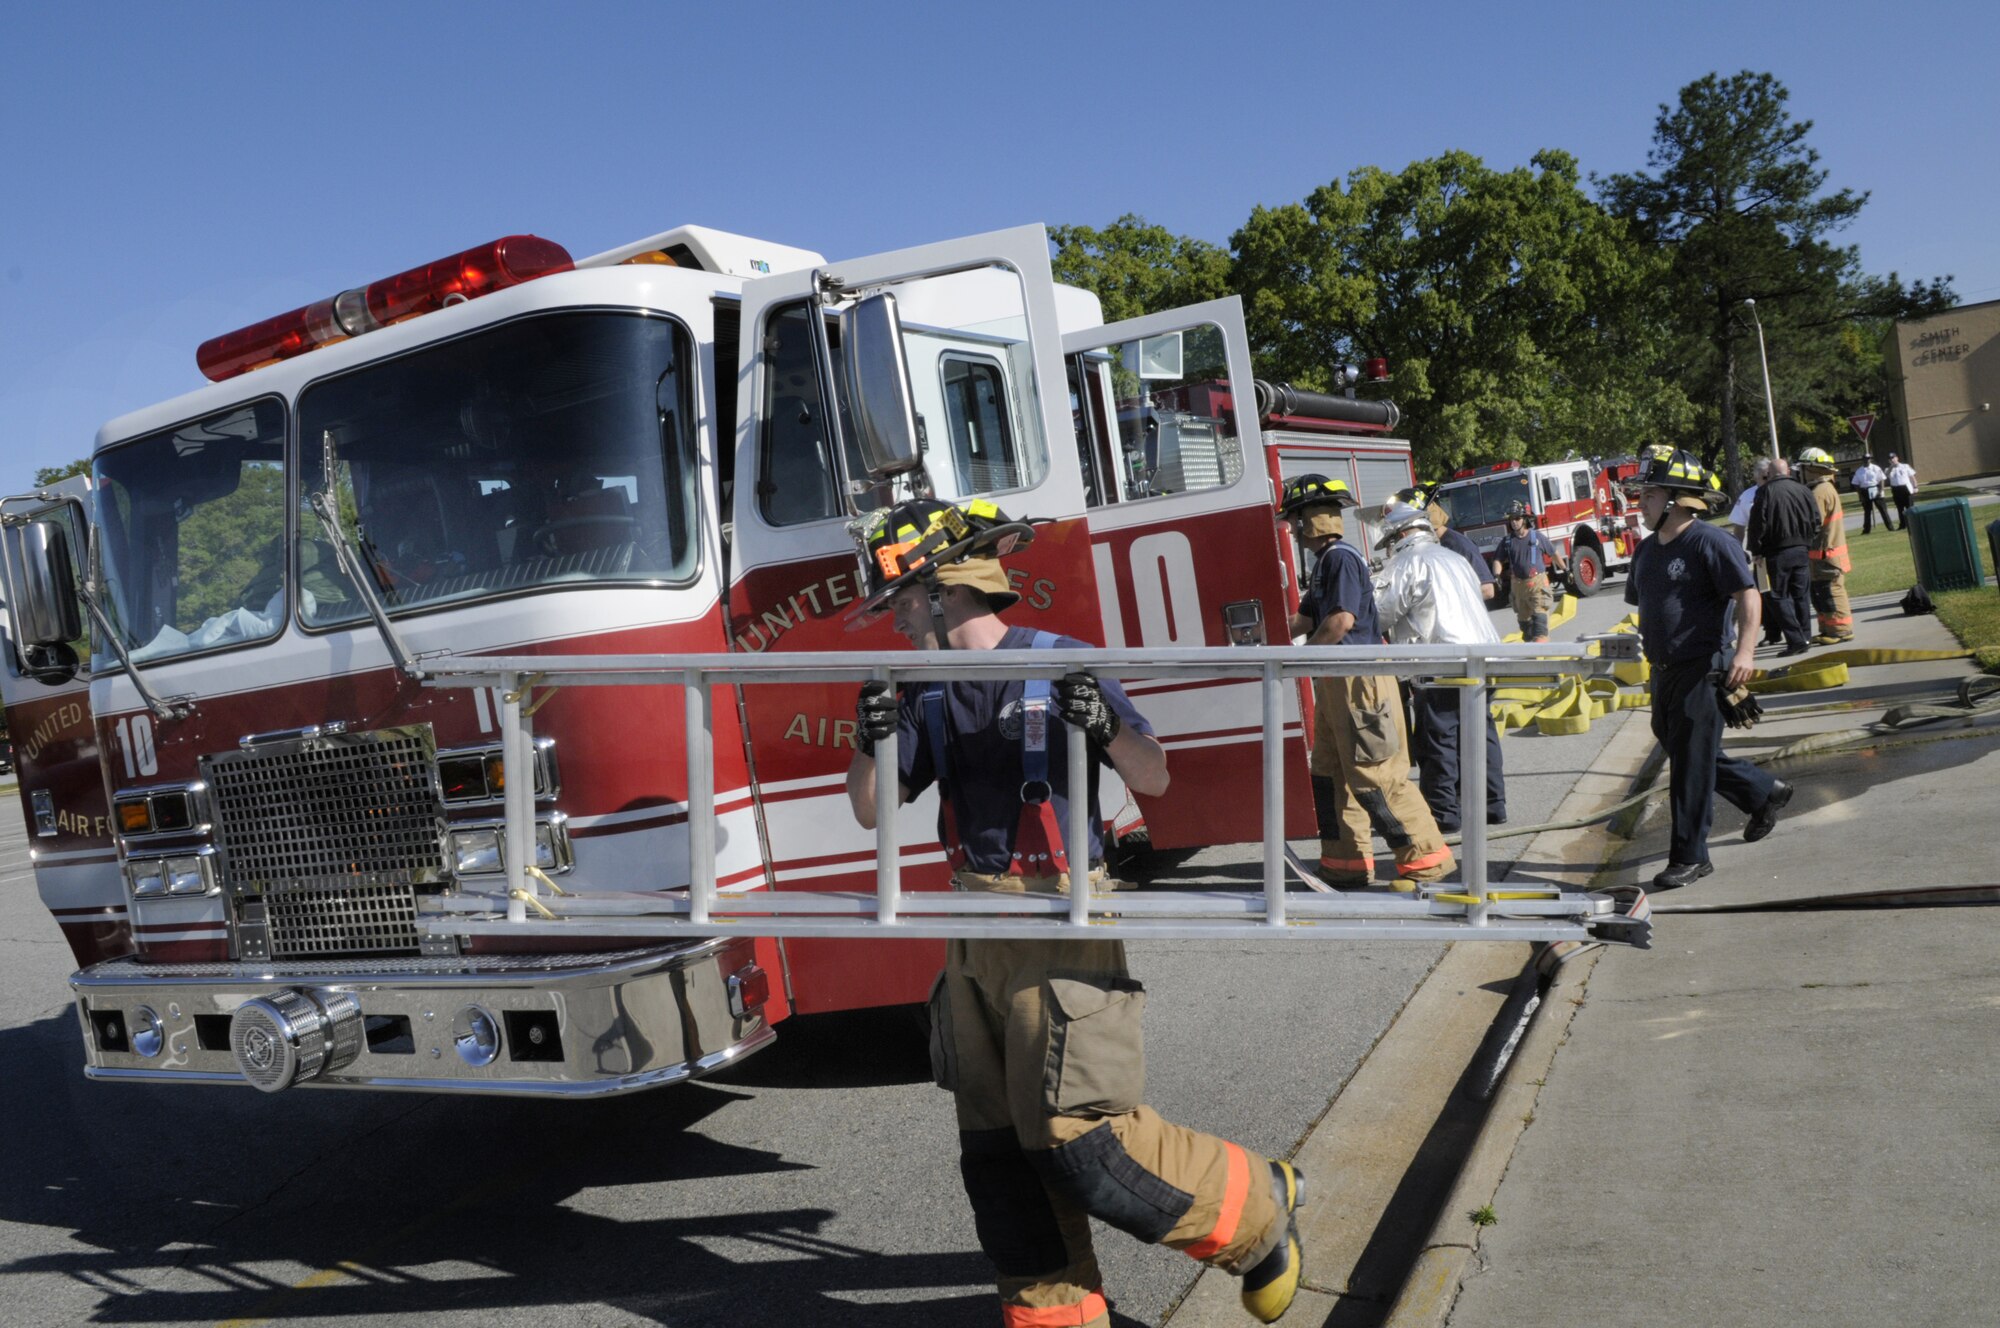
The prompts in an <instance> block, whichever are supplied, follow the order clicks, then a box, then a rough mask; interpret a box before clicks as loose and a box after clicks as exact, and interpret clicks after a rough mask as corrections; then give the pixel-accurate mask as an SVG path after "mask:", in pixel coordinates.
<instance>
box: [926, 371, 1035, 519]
mask: <svg viewBox="0 0 2000 1328" xmlns="http://www.w3.org/2000/svg"><path fill="white" fill-rule="evenodd" d="M938 367H939V373H940V375H941V377H942V379H943V382H944V410H945V426H946V429H947V431H948V432H949V434H950V436H951V458H952V464H953V465H954V466H956V467H957V469H958V476H959V483H960V485H961V486H962V487H963V489H964V490H965V492H967V493H992V492H995V491H998V490H1001V489H1013V488H1018V487H1019V486H1020V485H1021V483H1022V479H1023V477H1022V473H1021V462H1020V458H1019V456H1018V454H1017V450H1016V447H1015V443H1014V426H1013V422H1012V420H1011V419H1010V418H1009V416H1010V411H1009V410H1008V396H1007V375H1006V371H1005V370H1003V369H1002V368H1001V366H1000V362H999V361H998V360H995V359H992V358H990V357H988V356H983V355H981V356H973V355H967V354H965V353H963V352H952V353H948V354H946V355H944V356H941V357H940V359H939V362H938Z"/></svg>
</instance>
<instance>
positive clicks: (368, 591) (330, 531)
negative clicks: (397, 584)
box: [306, 429, 425, 681]
mask: <svg viewBox="0 0 2000 1328" xmlns="http://www.w3.org/2000/svg"><path fill="white" fill-rule="evenodd" d="M334 474H335V471H334V460H333V430H331V429H328V430H326V431H325V432H323V433H322V434H321V435H320V487H319V489H318V491H317V492H315V493H312V494H308V495H307V497H306V501H307V502H309V503H311V504H312V510H313V515H315V516H317V517H318V518H319V524H320V529H322V530H324V531H325V532H326V542H327V543H329V544H331V545H332V546H333V556H334V557H335V558H336V559H337V560H338V561H339V563H340V570H341V571H342V572H344V573H346V575H347V580H348V582H349V584H351V585H352V586H353V587H354V593H355V594H357V595H359V596H361V603H362V606H363V607H364V608H366V609H367V610H368V616H369V617H370V618H372V619H373V620H374V622H375V630H376V632H377V633H379V634H380V635H381V637H382V643H383V644H384V645H386V646H388V647H389V655H390V657H391V658H393V659H394V660H395V661H396V667H397V668H398V669H400V670H402V671H403V672H404V673H405V674H407V675H409V676H410V677H412V678H415V679H417V680H418V681H422V680H423V678H424V676H425V674H424V670H423V669H422V667H421V666H419V665H418V663H417V661H416V657H415V656H414V655H412V654H411V653H410V648H409V647H408V646H406V645H404V644H403V638H402V637H400V636H398V635H396V629H395V627H394V626H393V625H392V624H391V623H390V622H389V611H388V610H387V609H385V608H383V607H382V598H381V596H379V595H377V594H376V593H375V581H374V578H373V577H371V576H369V575H367V574H366V572H365V571H364V569H363V565H362V561H361V555H360V554H358V553H356V552H355V551H354V546H353V545H352V544H349V543H348V542H347V535H346V533H345V532H344V531H342V530H341V528H340V513H339V509H338V508H337V507H336V506H335V504H334V497H333V494H334Z"/></svg>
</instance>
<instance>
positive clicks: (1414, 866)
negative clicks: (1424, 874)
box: [1396, 844, 1451, 876]
mask: <svg viewBox="0 0 2000 1328" xmlns="http://www.w3.org/2000/svg"><path fill="white" fill-rule="evenodd" d="M1450 861H1451V845H1449V844H1446V845H1445V846H1444V847H1443V848H1440V849H1439V850H1438V851H1437V852H1435V853H1426V854H1424V855H1423V856H1422V857H1421V858H1411V859H1410V860H1409V861H1408V862H1399V863H1397V864H1396V875H1398V876H1411V875H1414V874H1415V873H1417V872H1420V871H1429V870H1430V869H1431V868H1433V867H1442V866H1444V865H1446V864H1447V863H1449V862H1450Z"/></svg>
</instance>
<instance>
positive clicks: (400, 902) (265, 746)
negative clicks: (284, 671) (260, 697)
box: [201, 725, 445, 958]
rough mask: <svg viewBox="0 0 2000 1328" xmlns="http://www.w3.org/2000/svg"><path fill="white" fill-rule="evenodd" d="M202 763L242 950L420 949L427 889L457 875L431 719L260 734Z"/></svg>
mask: <svg viewBox="0 0 2000 1328" xmlns="http://www.w3.org/2000/svg"><path fill="white" fill-rule="evenodd" d="M201 766H202V775H203V777H204V778H205V779H206V780H207V781H208V785H209V790H210V796H211V799H212V802H213V805H214V808H215V816H216V842H217V847H218V848H219V850H220V857H221V860H222V861H221V866H222V873H223V879H224V881H225V882H226V884H227V887H228V890H229V892H230V894H231V896H232V898H233V900H234V903H235V907H234V908H233V909H232V911H231V918H232V922H233V923H234V927H233V931H234V934H235V939H236V941H237V943H238V944H237V948H238V953H239V955H241V957H244V958H265V957H269V958H284V957H308V956H315V955H364V954H399V953H400V954H407V953H414V952H415V951H416V950H417V949H418V948H419V946H418V936H417V923H416V918H417V899H416V896H417V891H418V890H419V889H420V888H426V887H428V888H429V889H432V890H435V889H438V888H439V887H440V886H441V885H442V884H443V882H444V881H445V862H444V847H443V845H444V807H443V804H442V802H441V801H440V800H439V796H438V787H437V762H436V743H435V740H434V739H433V737H432V735H431V730H430V728H429V726H428V725H414V726H411V727H407V728H394V729H381V730H377V731H374V732H369V733H353V734H335V735H331V736H324V737H315V738H294V739H283V740H279V741H274V742H268V743H259V744H257V745H256V746H254V747H251V748H248V749H246V750H243V751H238V752H224V753H219V754H217V755H214V756H205V757H203V758H202V762H201ZM259 951H262V953H258V952H259Z"/></svg>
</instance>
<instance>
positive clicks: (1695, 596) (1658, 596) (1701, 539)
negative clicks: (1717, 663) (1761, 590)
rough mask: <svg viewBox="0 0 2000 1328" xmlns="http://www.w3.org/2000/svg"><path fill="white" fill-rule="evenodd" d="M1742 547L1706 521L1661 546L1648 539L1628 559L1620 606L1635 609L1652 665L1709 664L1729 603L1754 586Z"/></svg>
mask: <svg viewBox="0 0 2000 1328" xmlns="http://www.w3.org/2000/svg"><path fill="white" fill-rule="evenodd" d="M1756 584H1757V582H1756V579H1755V578H1754V577H1753V576H1751V574H1750V560H1749V558H1748V557H1747V556H1746V555H1745V554H1744V552H1743V546H1742V545H1741V544H1738V543H1737V542H1736V541H1735V540H1733V539H1731V538H1729V536H1727V535H1725V534H1723V533H1722V532H1721V531H1720V530H1718V529H1717V528H1716V527H1714V526H1711V525H1710V524H1708V522H1706V521H1691V522H1689V523H1688V524H1687V525H1686V526H1685V527H1683V528H1682V530H1681V533H1680V534H1679V535H1677V536H1675V537H1674V542H1673V543H1671V544H1661V543H1660V537H1659V536H1658V535H1648V536H1647V537H1646V539H1645V542H1644V543H1642V544H1640V545H1639V551H1638V552H1637V553H1635V554H1633V555H1632V573H1631V575H1630V576H1628V577H1626V579H1625V602H1626V603H1627V604H1636V605H1638V606H1639V637H1640V640H1641V641H1643V642H1644V644H1645V647H1646V658H1647V659H1649V660H1651V661H1652V662H1653V663H1655V664H1682V663H1686V662H1687V661H1689V660H1705V659H1713V658H1714V657H1715V655H1716V654H1717V653H1718V652H1719V651H1721V649H1722V641H1723V635H1724V633H1725V631H1726V630H1727V628H1728V620H1729V611H1730V597H1731V596H1733V595H1735V594H1736V593H1737V592H1738V591H1742V590H1748V589H1750V587H1752V586H1754V585H1756Z"/></svg>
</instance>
